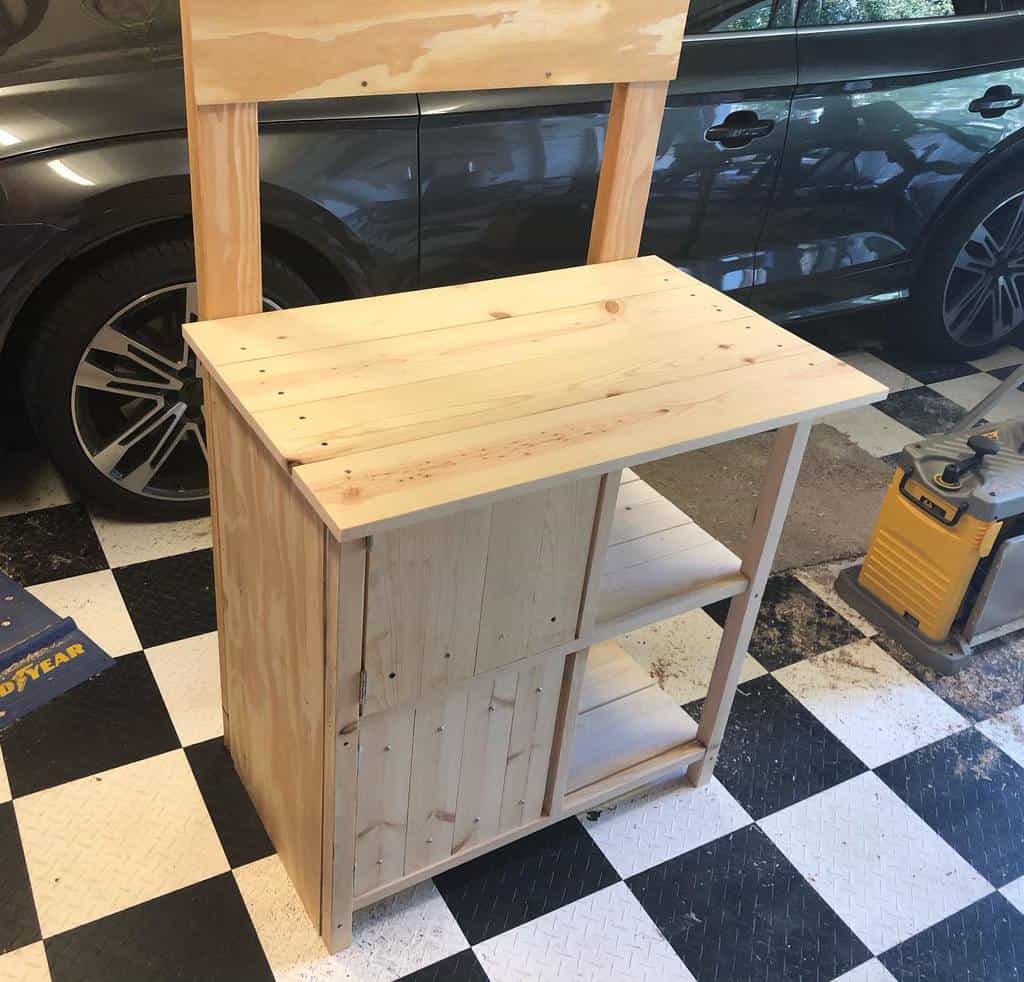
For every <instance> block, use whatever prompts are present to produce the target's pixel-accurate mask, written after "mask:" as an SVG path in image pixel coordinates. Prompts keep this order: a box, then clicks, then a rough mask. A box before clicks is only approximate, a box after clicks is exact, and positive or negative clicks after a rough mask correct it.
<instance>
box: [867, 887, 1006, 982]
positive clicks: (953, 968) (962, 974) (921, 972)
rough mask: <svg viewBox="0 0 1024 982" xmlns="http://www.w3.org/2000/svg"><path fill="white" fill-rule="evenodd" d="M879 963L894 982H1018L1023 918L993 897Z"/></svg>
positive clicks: (893, 951)
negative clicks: (887, 970) (891, 976)
mask: <svg viewBox="0 0 1024 982" xmlns="http://www.w3.org/2000/svg"><path fill="white" fill-rule="evenodd" d="M880 960H881V962H882V963H883V964H884V965H885V967H886V968H887V969H889V971H890V972H891V973H892V974H893V976H894V977H895V978H896V982H1021V979H1022V978H1024V914H1021V913H1020V912H1019V911H1017V910H1015V909H1014V908H1013V907H1011V906H1010V904H1009V903H1008V902H1007V900H1006V898H1005V897H1002V896H1000V895H999V894H998V893H994V894H991V895H990V896H988V897H986V898H985V899H984V900H979V901H978V902H977V903H976V904H972V905H971V906H970V907H968V908H967V909H966V910H962V911H959V912H958V913H956V914H954V915H953V916H952V917H949V918H947V919H946V920H944V921H942V922H940V923H939V924H936V925H935V926H934V927H931V928H929V929H928V930H927V931H922V932H921V934H918V935H915V936H914V937H913V938H910V939H909V940H908V941H904V942H903V944H901V945H900V946H899V947H897V948H893V949H892V950H891V951H887V952H886V953H885V954H884V955H882V956H881V959H880Z"/></svg>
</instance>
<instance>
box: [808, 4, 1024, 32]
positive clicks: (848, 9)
mask: <svg viewBox="0 0 1024 982" xmlns="http://www.w3.org/2000/svg"><path fill="white" fill-rule="evenodd" d="M1015 10H1024V0H804V2H803V3H802V4H801V6H800V18H799V23H800V25H801V26H802V27H815V26H822V25H832V24H872V23H883V22H885V21H893V20H916V19H918V18H922V17H958V16H959V17H965V16H973V15H977V14H1000V13H1005V12H1011V11H1015Z"/></svg>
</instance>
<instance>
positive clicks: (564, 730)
mask: <svg viewBox="0 0 1024 982" xmlns="http://www.w3.org/2000/svg"><path fill="white" fill-rule="evenodd" d="M587 657H588V649H587V648H583V649H582V650H580V651H575V652H572V653H570V654H569V656H568V657H567V658H566V659H565V670H564V672H563V673H562V690H561V694H560V695H559V699H558V713H557V715H556V717H555V737H554V740H553V742H552V745H551V769H550V771H549V773H548V782H547V787H546V788H545V791H544V814H545V815H552V816H559V815H561V814H562V810H563V808H562V805H563V801H564V799H565V788H566V783H567V782H568V780H569V768H570V767H571V765H572V744H573V740H574V739H575V735H576V723H577V721H578V720H579V707H580V698H581V696H582V694H583V680H584V678H585V677H586V673H587Z"/></svg>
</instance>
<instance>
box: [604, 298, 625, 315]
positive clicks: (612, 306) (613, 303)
mask: <svg viewBox="0 0 1024 982" xmlns="http://www.w3.org/2000/svg"><path fill="white" fill-rule="evenodd" d="M604 309H605V310H607V311H608V313H609V314H617V313H618V312H619V311H620V310H622V304H620V303H619V302H618V300H609V301H608V302H607V303H606V304H605V305H604Z"/></svg>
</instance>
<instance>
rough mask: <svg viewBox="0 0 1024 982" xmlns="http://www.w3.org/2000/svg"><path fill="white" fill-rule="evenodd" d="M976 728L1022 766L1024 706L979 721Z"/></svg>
mask: <svg viewBox="0 0 1024 982" xmlns="http://www.w3.org/2000/svg"><path fill="white" fill-rule="evenodd" d="M978 729H979V730H981V732H982V733H984V734H985V736H987V737H988V738H989V739H990V740H991V741H992V742H993V743H994V744H995V745H996V746H997V747H998V748H999V749H1000V750H1002V752H1003V753H1004V754H1006V756H1007V757H1011V758H1013V760H1015V761H1017V763H1018V764H1020V766H1021V767H1024V706H1018V707H1017V708H1016V709H1010V710H1007V712H1005V713H1000V714H999V715H998V716H993V717H992V719H989V720H985V722H984V723H979V724H978Z"/></svg>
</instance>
